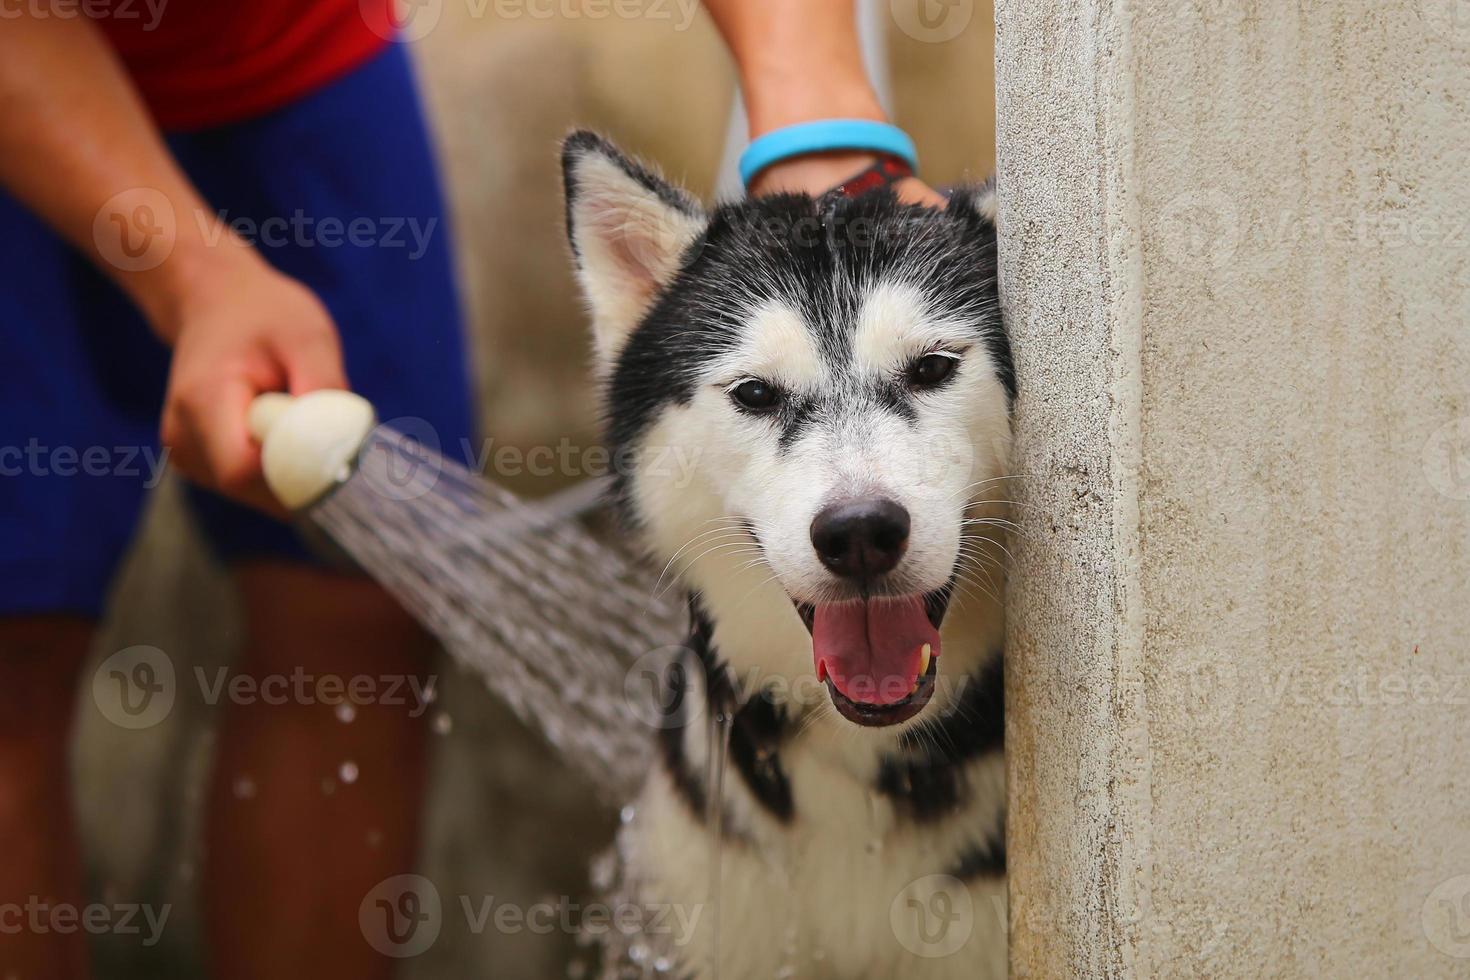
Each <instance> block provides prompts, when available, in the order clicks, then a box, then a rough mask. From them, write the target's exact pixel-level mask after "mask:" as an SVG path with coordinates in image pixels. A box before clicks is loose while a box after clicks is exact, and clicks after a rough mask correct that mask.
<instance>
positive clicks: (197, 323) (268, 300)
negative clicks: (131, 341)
mask: <svg viewBox="0 0 1470 980" xmlns="http://www.w3.org/2000/svg"><path fill="white" fill-rule="evenodd" d="M170 321H171V322H170V323H168V324H166V325H158V326H159V327H160V329H159V333H160V334H161V335H162V336H163V337H164V339H165V340H170V341H171V342H172V343H173V346H174V356H173V364H172V367H171V369H170V372H169V379H168V391H167V394H166V396H165V402H164V410H163V423H162V439H163V444H164V446H165V447H166V448H167V449H168V452H169V459H170V461H171V462H172V463H173V465H174V466H175V467H177V468H178V470H179V472H181V473H183V474H184V476H186V477H188V478H189V479H191V480H193V481H195V482H196V483H200V484H202V485H204V486H206V487H208V488H210V489H212V490H215V491H217V492H219V493H222V494H224V495H226V496H228V497H232V498H234V499H236V500H239V501H241V502H244V503H247V504H251V505H253V506H255V507H258V508H260V509H262V510H265V511H267V512H270V513H273V514H276V515H278V516H279V515H283V514H284V511H283V510H282V508H281V506H280V504H278V503H277V502H276V500H275V498H274V497H273V496H272V495H271V493H270V491H269V490H268V489H267V488H266V486H265V482H264V480H263V479H262V477H261V471H260V447H259V446H258V445H256V444H255V442H254V440H253V439H252V438H251V436H250V432H249V429H248V427H247V423H246V416H247V413H248V412H249V409H250V403H251V401H252V400H253V399H254V398H255V396H256V395H259V394H261V393H262V392H267V391H290V392H291V393H292V394H304V393H305V392H308V391H314V390H316V389H318V388H346V387H347V378H346V375H345V372H344V369H343V366H342V351H341V346H340V343H339V341H338V337H337V330H336V327H335V326H334V324H333V323H332V318H331V316H330V315H329V314H328V313H327V310H326V307H324V306H323V305H322V303H321V301H320V300H319V299H317V297H316V296H315V295H314V294H313V293H312V292H311V290H309V289H307V288H306V287H305V286H303V285H302V284H301V283H299V282H297V281H296V280H294V279H291V278H290V277H288V276H285V275H282V274H281V273H279V272H277V271H275V270H274V269H272V268H271V267H270V266H269V265H267V264H266V263H265V262H264V261H263V260H261V259H260V258H259V257H258V256H255V255H253V254H252V255H250V256H249V257H248V258H243V259H242V260H238V261H231V262H230V263H229V265H228V267H227V268H224V269H216V270H212V271H210V272H208V273H204V274H202V275H200V276H198V277H197V278H195V279H194V280H193V281H192V283H191V285H190V287H189V293H188V296H187V297H185V298H184V299H183V300H182V301H181V302H180V303H179V304H178V307H177V310H176V311H175V312H173V313H172V314H171V315H170Z"/></svg>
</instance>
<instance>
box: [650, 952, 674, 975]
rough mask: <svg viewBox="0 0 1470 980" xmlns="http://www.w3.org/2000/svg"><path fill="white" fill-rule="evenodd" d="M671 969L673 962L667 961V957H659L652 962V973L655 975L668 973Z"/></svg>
mask: <svg viewBox="0 0 1470 980" xmlns="http://www.w3.org/2000/svg"><path fill="white" fill-rule="evenodd" d="M673 968H674V961H673V960H671V959H669V958H668V957H667V956H660V957H659V958H658V959H656V960H654V961H653V971H654V972H655V973H668V972H669V971H670V970H672V969H673Z"/></svg>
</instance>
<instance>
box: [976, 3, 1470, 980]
mask: <svg viewBox="0 0 1470 980" xmlns="http://www.w3.org/2000/svg"><path fill="white" fill-rule="evenodd" d="M996 19H997V89H998V92H999V104H998V112H997V120H998V146H999V165H998V169H999V174H1000V182H1001V211H1000V218H999V221H1000V230H1001V240H1002V248H1001V253H1002V254H1001V273H1002V292H1003V296H1004V300H1005V305H1006V307H1007V311H1008V315H1009V317H1010V324H1011V330H1012V333H1013V338H1014V342H1015V346H1016V352H1017V366H1018V371H1019V375H1020V381H1021V388H1022V394H1021V399H1020V402H1019V405H1018V419H1017V435H1018V445H1019V450H1018V451H1019V456H1018V460H1017V463H1016V470H1017V472H1019V473H1022V474H1024V478H1023V479H1022V480H1019V481H1017V482H1018V483H1019V484H1020V486H1019V488H1018V492H1019V494H1020V496H1019V497H1018V499H1019V500H1021V501H1022V502H1023V505H1024V506H1023V507H1022V508H1021V509H1020V512H1019V519H1020V521H1021V524H1022V525H1023V527H1024V529H1025V535H1024V537H1022V538H1021V539H1020V540H1019V541H1018V542H1017V547H1016V548H1015V549H1014V550H1015V553H1016V559H1017V561H1016V572H1015V574H1014V578H1013V581H1012V585H1011V626H1010V631H1011V633H1010V642H1009V646H1008V654H1007V655H1008V676H1007V682H1008V684H1007V686H1008V692H1007V693H1008V704H1009V715H1008V718H1007V733H1006V735H1007V749H1008V755H1009V779H1010V787H1011V808H1010V825H1009V832H1010V867H1011V879H1010V880H1011V910H1010V914H1011V920H1012V922H1011V925H1012V936H1011V965H1012V973H1013V975H1014V976H1017V977H1040V978H1053V977H1072V976H1084V977H1094V976H1107V977H1155V976H1157V977H1175V976H1206V977H1232V976H1242V977H1244V976H1303V975H1316V976H1364V977H1367V976H1420V977H1428V976H1446V977H1447V976H1465V975H1467V973H1470V225H1467V219H1470V2H1467V0H1341V2H1326V0H1295V2H1288V0H1271V2H1266V0H1240V2H1219V0H999V2H998V3H997V18H996Z"/></svg>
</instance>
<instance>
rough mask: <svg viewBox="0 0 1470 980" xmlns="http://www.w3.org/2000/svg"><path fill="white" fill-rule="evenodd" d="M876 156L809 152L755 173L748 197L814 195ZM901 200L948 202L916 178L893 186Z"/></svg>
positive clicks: (927, 203) (852, 174)
mask: <svg viewBox="0 0 1470 980" xmlns="http://www.w3.org/2000/svg"><path fill="white" fill-rule="evenodd" d="M877 159H878V158H877V157H876V156H875V155H873V154H871V153H811V154H807V155H806V156H800V157H792V158H791V159H789V160H782V161H781V162H779V163H774V164H772V165H771V166H769V167H767V168H766V169H765V170H762V171H761V172H760V173H759V174H757V175H756V178H755V180H754V181H752V182H751V185H750V193H751V196H753V197H754V196H759V195H762V194H778V193H780V192H782V191H795V192H798V193H806V194H811V195H812V196H813V197H816V196H818V195H821V194H825V193H826V192H827V191H829V190H831V189H832V188H834V187H836V186H837V185H838V184H840V183H842V182H843V181H844V180H847V179H848V178H850V177H855V176H857V175H858V174H859V173H861V172H862V171H864V170H866V169H867V168H869V167H871V166H872V165H873V163H874V162H875V161H876V160H877ZM893 189H894V191H895V192H896V193H897V194H898V198H899V200H901V201H907V202H909V203H910V204H923V205H925V206H927V207H933V208H942V207H944V206H945V205H946V204H948V203H949V202H948V201H947V200H946V199H945V197H944V195H943V194H940V193H939V192H938V191H936V190H935V189H934V188H932V187H930V186H929V185H928V184H926V183H924V182H923V181H922V180H919V179H918V178H917V177H909V178H907V179H905V180H901V181H899V182H898V183H896V184H894V185H893Z"/></svg>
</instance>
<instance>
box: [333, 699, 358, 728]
mask: <svg viewBox="0 0 1470 980" xmlns="http://www.w3.org/2000/svg"><path fill="white" fill-rule="evenodd" d="M336 714H337V720H338V721H340V722H341V723H342V724H344V725H350V724H352V719H354V718H356V717H357V709H356V708H354V707H353V706H352V705H350V704H348V703H347V702H345V701H344V702H342V703H341V704H339V705H337V712H336Z"/></svg>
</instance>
